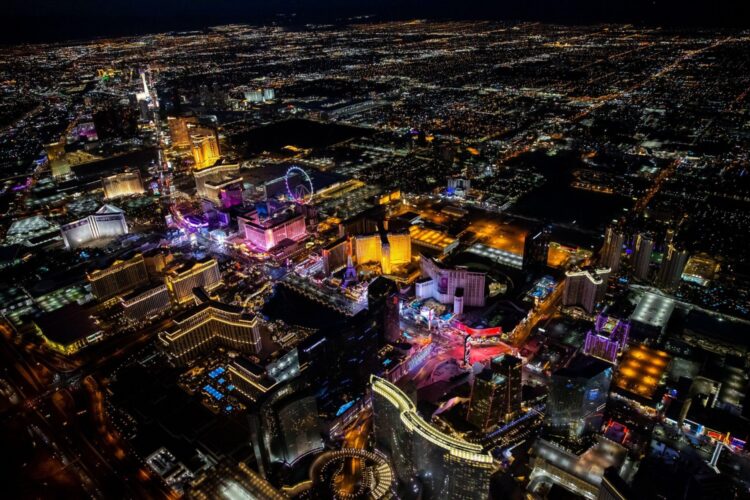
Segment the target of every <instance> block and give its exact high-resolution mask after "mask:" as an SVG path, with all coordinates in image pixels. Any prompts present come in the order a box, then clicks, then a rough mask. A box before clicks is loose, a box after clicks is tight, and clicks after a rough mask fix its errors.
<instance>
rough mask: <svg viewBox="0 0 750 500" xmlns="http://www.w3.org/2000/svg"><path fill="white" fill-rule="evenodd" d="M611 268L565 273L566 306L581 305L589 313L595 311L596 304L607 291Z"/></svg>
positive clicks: (564, 291) (564, 303) (564, 301)
mask: <svg viewBox="0 0 750 500" xmlns="http://www.w3.org/2000/svg"><path fill="white" fill-rule="evenodd" d="M608 278H609V269H584V270H580V271H567V272H566V273H565V285H564V286H565V288H564V289H563V296H562V303H563V305H564V306H580V307H582V308H583V309H584V310H585V311H586V312H587V313H589V314H590V313H592V312H594V308H595V307H596V305H597V304H598V303H599V302H601V301H602V299H604V295H605V293H606V292H607V279H608Z"/></svg>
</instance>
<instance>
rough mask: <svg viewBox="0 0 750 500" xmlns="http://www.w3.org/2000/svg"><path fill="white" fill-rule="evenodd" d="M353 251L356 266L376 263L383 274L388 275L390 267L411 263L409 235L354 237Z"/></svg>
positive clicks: (378, 234) (383, 234)
mask: <svg viewBox="0 0 750 500" xmlns="http://www.w3.org/2000/svg"><path fill="white" fill-rule="evenodd" d="M354 250H355V254H356V256H357V263H358V264H366V263H368V262H377V263H379V264H380V267H381V269H382V270H383V273H384V274H390V273H391V271H392V266H394V265H401V264H408V263H409V262H411V236H410V235H409V233H376V234H368V235H362V236H355V237H354Z"/></svg>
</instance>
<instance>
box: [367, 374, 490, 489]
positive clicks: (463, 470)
mask: <svg viewBox="0 0 750 500" xmlns="http://www.w3.org/2000/svg"><path fill="white" fill-rule="evenodd" d="M370 381H371V384H372V395H373V396H372V398H373V402H372V408H373V417H374V420H373V423H374V427H375V442H376V447H377V449H378V450H380V451H381V452H383V453H385V454H386V456H388V458H389V459H390V460H391V463H392V464H393V468H394V471H395V472H396V476H397V479H398V481H399V485H400V487H401V491H400V492H399V493H400V495H399V496H400V497H401V498H406V499H411V498H415V497H416V496H417V495H416V494H415V490H414V489H412V488H411V487H409V488H407V485H408V486H412V485H413V484H414V482H415V481H416V482H418V483H420V484H421V486H422V496H421V498H424V499H425V500H432V499H443V498H450V499H466V500H469V499H472V500H473V499H476V498H486V497H487V496H488V494H489V482H490V476H491V475H492V472H493V470H494V465H493V459H492V455H490V453H489V452H486V451H484V449H483V448H482V446H481V445H479V444H476V443H470V442H468V441H464V440H462V439H459V438H455V437H453V436H450V435H448V434H445V433H443V432H441V431H439V430H438V429H436V428H435V427H433V426H432V425H431V424H430V423H429V422H426V421H425V420H424V419H423V418H422V417H421V416H420V415H419V414H418V413H417V408H416V406H415V404H414V402H413V401H412V400H411V399H409V397H408V396H407V395H406V394H404V392H403V391H401V390H400V389H399V388H398V387H396V386H395V385H393V384H391V383H390V382H387V381H386V380H384V379H382V378H379V377H376V376H372V377H371V378H370ZM416 491H417V492H418V491H419V488H416Z"/></svg>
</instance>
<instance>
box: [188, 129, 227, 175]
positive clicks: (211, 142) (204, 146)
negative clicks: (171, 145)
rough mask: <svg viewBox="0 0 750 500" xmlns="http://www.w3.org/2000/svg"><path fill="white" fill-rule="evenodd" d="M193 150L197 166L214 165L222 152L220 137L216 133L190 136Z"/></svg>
mask: <svg viewBox="0 0 750 500" xmlns="http://www.w3.org/2000/svg"><path fill="white" fill-rule="evenodd" d="M190 141H191V144H192V151H193V161H194V162H195V168H197V169H201V168H206V167H210V166H212V165H213V164H214V163H216V162H217V161H218V160H219V157H220V156H221V153H220V151H219V139H218V138H217V137H216V133H207V134H205V135H203V134H201V135H192V134H191V136H190Z"/></svg>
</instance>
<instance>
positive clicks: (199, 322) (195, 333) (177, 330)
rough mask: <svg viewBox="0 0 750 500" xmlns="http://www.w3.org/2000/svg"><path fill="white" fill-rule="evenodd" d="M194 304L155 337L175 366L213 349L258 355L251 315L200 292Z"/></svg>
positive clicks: (256, 328) (255, 320)
mask: <svg viewBox="0 0 750 500" xmlns="http://www.w3.org/2000/svg"><path fill="white" fill-rule="evenodd" d="M196 301H197V302H199V303H198V305H196V306H195V307H193V308H191V309H189V310H187V311H185V312H184V313H182V314H180V315H179V316H177V317H176V318H175V319H174V325H173V327H172V328H170V329H169V330H165V331H162V332H160V333H159V335H158V338H159V341H160V343H161V347H162V349H164V351H165V352H167V354H168V355H169V356H170V358H171V359H172V360H173V361H174V362H175V364H177V365H182V364H185V363H189V362H190V361H192V360H194V359H195V358H196V357H198V356H200V355H201V354H204V353H206V352H210V351H212V350H214V349H215V348H217V347H224V348H225V349H230V350H233V351H237V352H242V353H246V354H257V353H258V352H260V349H261V339H260V325H259V320H258V318H257V317H256V316H255V315H252V314H246V313H245V312H244V310H243V308H242V307H239V306H232V305H229V304H223V303H221V302H217V301H214V300H211V299H209V298H208V296H207V295H206V293H205V292H204V291H203V290H200V291H199V292H198V293H197V294H196Z"/></svg>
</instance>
